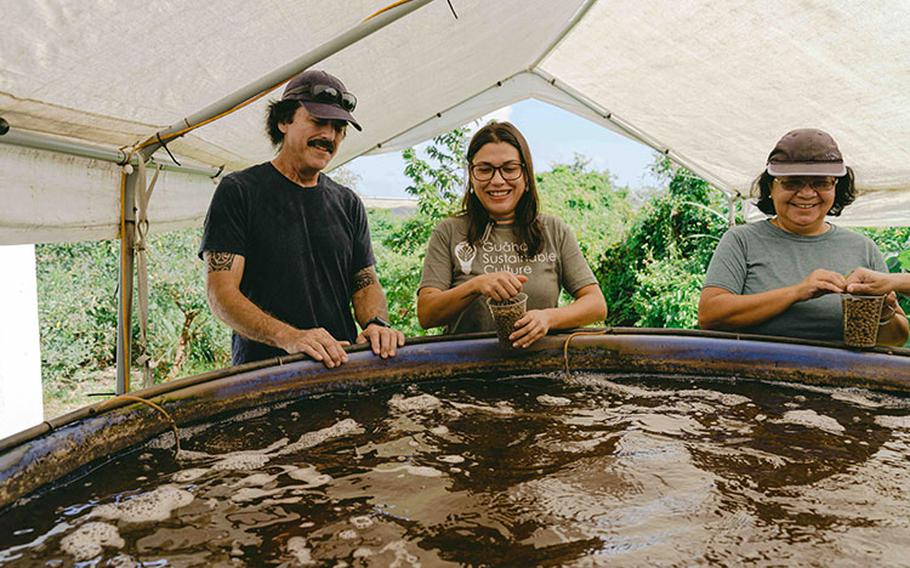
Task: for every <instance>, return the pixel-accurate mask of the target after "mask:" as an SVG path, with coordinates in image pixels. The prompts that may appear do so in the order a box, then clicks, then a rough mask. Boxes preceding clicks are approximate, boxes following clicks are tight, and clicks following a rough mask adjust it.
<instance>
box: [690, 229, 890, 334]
mask: <svg viewBox="0 0 910 568" xmlns="http://www.w3.org/2000/svg"><path fill="white" fill-rule="evenodd" d="M857 267H863V268H869V269H871V270H877V271H879V272H887V271H888V268H887V266H886V265H885V261H884V258H883V257H882V253H881V252H879V250H878V247H876V246H875V243H873V242H872V241H871V240H870V239H868V238H866V237H864V236H862V235H860V234H857V233H854V232H852V231H848V230H845V229H841V228H840V227H838V226H836V225H831V228H830V229H829V230H828V231H826V232H825V233H822V234H821V235H815V236H811V237H804V236H801V235H796V234H793V233H788V232H787V231H784V230H783V229H781V228H779V227H776V226H774V225H773V224H772V223H771V222H770V221H758V222H756V223H749V224H747V225H740V226H737V227H733V228H732V229H730V230H729V231H727V232H726V233H725V234H724V236H723V238H722V239H721V240H720V243H719V244H718V245H717V249H716V250H715V251H714V256H713V257H712V258H711V263H710V264H709V265H708V273H707V274H706V275H705V285H704V287H705V288H707V287H715V288H723V289H724V290H727V291H730V292H733V293H734V294H758V293H760V292H767V291H769V290H776V289H778V288H784V287H787V286H792V285H793V284H797V283H799V282H801V281H802V280H803V279H804V278H805V277H806V276H808V275H809V274H811V273H812V271H814V270H816V269H819V268H824V269H825V270H831V271H833V272H840V273H841V274H846V273H848V272H850V271H851V270H853V269H854V268H857ZM841 314H842V309H841V298H840V294H825V295H824V296H820V297H818V298H813V299H811V300H806V301H803V302H797V303H795V304H793V305H792V306H790V307H789V308H788V309H787V310H785V311H783V312H781V313H780V314H778V315H777V316H775V317H773V318H771V319H769V320H767V321H765V322H762V323H760V324H758V325H754V326H751V327H748V328H743V329H741V330H740V331H742V332H745V333H758V334H762V335H775V336H785V337H797V338H802V339H822V340H829V341H830V340H834V341H840V340H841V339H843V335H844V334H843V324H842V321H841V320H842V315H841Z"/></svg>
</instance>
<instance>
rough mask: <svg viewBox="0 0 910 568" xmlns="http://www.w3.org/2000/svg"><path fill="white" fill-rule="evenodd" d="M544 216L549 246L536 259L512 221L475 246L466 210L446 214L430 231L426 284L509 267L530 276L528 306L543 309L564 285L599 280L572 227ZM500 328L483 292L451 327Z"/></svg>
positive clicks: (447, 284) (443, 286)
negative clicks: (530, 253)
mask: <svg viewBox="0 0 910 568" xmlns="http://www.w3.org/2000/svg"><path fill="white" fill-rule="evenodd" d="M539 219H540V222H541V224H542V226H543V248H542V249H541V251H540V252H539V253H538V254H536V255H534V256H533V257H532V258H530V259H529V258H526V255H525V253H526V252H527V245H525V244H524V243H521V242H519V239H518V236H517V235H516V234H515V232H514V231H513V230H512V227H511V225H495V226H494V227H492V228H491V230H490V231H488V233H487V235H485V238H484V239H483V240H482V241H481V242H480V243H479V244H478V246H476V247H475V246H472V245H471V244H470V243H469V242H468V236H467V235H468V221H467V219H466V218H465V217H464V216H459V217H450V218H448V219H446V220H444V221H443V222H442V223H440V224H439V225H438V226H437V227H436V229H434V230H433V235H432V236H431V237H430V243H429V245H428V246H427V256H426V259H425V260H424V262H423V277H422V278H421V280H420V287H421V288H426V287H430V288H438V289H440V290H448V289H450V288H454V287H455V286H458V285H460V284H462V283H464V282H467V281H468V280H470V279H471V278H474V277H475V276H480V275H482V274H488V273H492V272H504V271H508V272H512V273H514V274H522V275H524V276H527V277H528V281H527V283H525V285H524V286H523V288H522V291H523V292H525V293H526V294H527V295H528V309H529V310H539V309H545V308H554V307H556V305H557V302H558V301H559V290H560V287H562V288H565V289H566V291H567V292H569V293H570V294H572V295H575V293H576V292H577V291H578V290H579V289H581V288H583V287H584V286H587V285H588V284H594V283H596V282H597V279H596V278H595V277H594V273H593V272H591V268H590V267H589V266H588V263H587V262H586V261H585V258H584V256H582V254H581V250H580V249H579V248H578V241H577V240H575V235H574V234H573V233H572V231H571V229H569V227H568V226H567V225H566V224H565V223H563V222H562V221H561V220H560V219H557V218H556V217H552V216H550V215H541V216H540V217H539ZM495 329H496V325H495V323H494V322H493V317H492V316H491V315H490V309H489V308H488V307H487V303H486V298H485V297H478V298H476V299H475V300H474V301H473V302H472V303H471V304H470V305H469V306H468V307H467V309H465V310H464V311H463V312H462V313H461V315H460V316H459V317H458V318H457V319H456V320H455V321H454V322H453V323H452V324H450V325H449V326H448V327H447V328H446V333H468V332H472V331H493V330H495Z"/></svg>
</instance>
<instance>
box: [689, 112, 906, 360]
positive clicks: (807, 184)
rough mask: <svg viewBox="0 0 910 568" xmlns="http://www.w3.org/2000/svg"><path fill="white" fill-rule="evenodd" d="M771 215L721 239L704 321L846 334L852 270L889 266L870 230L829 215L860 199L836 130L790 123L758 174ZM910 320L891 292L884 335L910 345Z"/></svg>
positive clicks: (704, 297) (701, 307) (768, 331)
mask: <svg viewBox="0 0 910 568" xmlns="http://www.w3.org/2000/svg"><path fill="white" fill-rule="evenodd" d="M755 186H756V189H757V190H758V193H759V200H758V207H759V209H761V210H762V211H764V212H765V213H767V214H768V215H774V217H772V218H771V219H769V220H766V221H761V222H758V223H752V224H749V225H742V226H738V227H734V228H732V229H730V230H729V231H727V233H726V234H725V235H724V237H723V238H722V239H721V241H720V244H718V246H717V250H715V251H714V256H713V257H712V258H711V263H710V265H709V266H708V273H707V275H706V277H705V284H704V288H703V289H702V294H701V299H700V301H699V303H698V322H699V325H701V327H703V328H705V329H721V330H730V331H733V330H735V331H743V332H747V333H758V334H763V335H780V336H789V337H798V338H803V339H822V340H841V339H842V338H843V331H842V330H843V328H842V325H841V318H842V315H841V302H840V298H839V296H838V294H840V293H844V292H846V291H847V287H848V285H849V284H850V283H851V281H848V280H847V278H846V277H845V275H846V274H848V273H849V272H851V271H853V270H855V269H857V268H863V269H869V270H875V271H879V272H886V271H887V268H886V266H885V262H884V259H883V258H882V254H881V252H879V250H878V248H877V247H876V246H875V243H873V242H872V241H871V240H870V239H867V238H866V237H864V236H862V235H859V234H857V233H852V232H850V231H845V230H843V229H840V228H838V227H837V226H835V225H832V224H830V223H828V222H826V221H825V216H826V215H833V216H836V215H839V214H840V212H841V210H842V209H843V208H844V207H846V206H847V205H849V204H850V203H852V202H853V199H854V196H855V190H854V185H853V170H851V169H850V168H848V167H846V166H845V165H844V161H843V158H842V157H841V153H840V150H839V149H838V147H837V144H836V143H835V142H834V139H833V138H831V136H830V135H828V134H827V133H825V132H822V131H821V130H815V129H799V130H794V131H791V132H789V133H787V134H786V135H785V136H784V137H783V138H781V140H780V141H779V142H778V143H777V145H776V146H775V147H774V150H772V151H771V154H770V156H768V165H767V169H766V170H765V171H764V172H763V173H762V174H761V176H759V178H758V179H757V180H756V182H755ZM907 335H908V324H907V318H906V316H905V315H904V312H903V310H901V308H900V306H899V305H898V304H897V300H896V297H895V295H894V293H891V294H889V295H888V296H887V297H886V300H885V303H884V306H883V308H882V313H881V318H880V328H879V333H878V343H881V344H887V345H902V344H903V343H904V342H905V341H906V340H907Z"/></svg>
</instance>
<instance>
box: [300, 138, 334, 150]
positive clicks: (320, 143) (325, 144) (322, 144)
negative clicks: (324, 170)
mask: <svg viewBox="0 0 910 568" xmlns="http://www.w3.org/2000/svg"><path fill="white" fill-rule="evenodd" d="M307 146H313V147H314V148H323V149H325V150H326V151H328V152H329V153H332V152H334V151H335V143H334V142H332V141H331V140H326V139H325V138H317V139H315V140H310V141H309V142H307Z"/></svg>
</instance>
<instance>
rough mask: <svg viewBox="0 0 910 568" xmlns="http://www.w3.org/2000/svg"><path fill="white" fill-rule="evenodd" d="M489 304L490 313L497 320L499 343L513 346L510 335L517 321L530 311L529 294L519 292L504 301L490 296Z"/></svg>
mask: <svg viewBox="0 0 910 568" xmlns="http://www.w3.org/2000/svg"><path fill="white" fill-rule="evenodd" d="M487 305H488V306H490V313H491V314H493V320H494V321H495V322H496V337H498V338H499V345H501V346H502V347H509V348H511V347H512V342H511V341H509V336H510V335H512V332H513V331H515V322H517V321H518V320H520V319H521V318H522V316H524V315H525V312H527V311H528V295H527V294H525V293H524V292H519V293H518V294H517V295H516V296H514V297H512V298H509V299H508V300H502V301H498V300H494V299H492V298H489V299H487Z"/></svg>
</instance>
